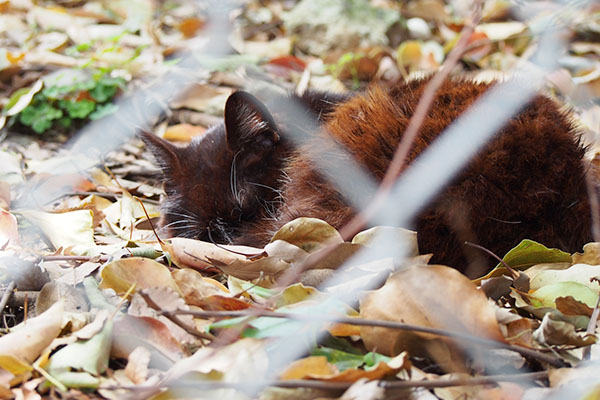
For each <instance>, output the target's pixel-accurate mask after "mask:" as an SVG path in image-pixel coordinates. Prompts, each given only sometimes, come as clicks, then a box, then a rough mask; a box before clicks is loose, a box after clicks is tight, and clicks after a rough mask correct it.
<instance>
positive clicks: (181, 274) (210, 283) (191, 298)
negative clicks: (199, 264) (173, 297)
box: [172, 268, 229, 305]
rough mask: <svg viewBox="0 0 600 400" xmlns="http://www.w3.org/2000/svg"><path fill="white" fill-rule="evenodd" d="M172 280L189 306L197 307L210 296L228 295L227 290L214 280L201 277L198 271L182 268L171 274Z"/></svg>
mask: <svg viewBox="0 0 600 400" xmlns="http://www.w3.org/2000/svg"><path fill="white" fill-rule="evenodd" d="M172 275H173V279H174V280H175V283H176V284H177V286H179V289H180V290H181V293H182V296H183V298H184V299H185V302H186V303H187V304H189V305H199V304H200V302H202V301H203V299H204V298H206V297H209V296H212V295H219V294H220V295H222V294H226V293H229V290H227V288H226V287H225V286H223V285H222V284H220V283H219V282H217V281H215V280H214V279H209V278H205V277H203V276H202V275H201V274H200V273H199V272H198V271H196V270H193V269H190V268H183V269H177V270H175V271H173V272H172Z"/></svg>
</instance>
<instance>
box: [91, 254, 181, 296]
mask: <svg viewBox="0 0 600 400" xmlns="http://www.w3.org/2000/svg"><path fill="white" fill-rule="evenodd" d="M101 276H102V281H101V282H100V288H101V289H108V288H110V289H113V290H114V291H115V292H117V293H118V294H124V293H125V292H127V291H128V290H129V289H130V288H131V287H132V286H134V285H135V291H138V290H142V289H147V288H153V287H168V288H171V289H173V290H174V291H175V292H179V287H178V286H177V284H176V283H175V281H174V280H173V278H172V276H171V272H170V271H169V269H168V268H167V267H165V266H164V265H162V264H160V263H157V262H156V261H154V260H151V259H149V258H142V257H131V258H123V259H120V260H117V261H113V262H110V263H108V264H106V265H105V266H104V268H102V272H101Z"/></svg>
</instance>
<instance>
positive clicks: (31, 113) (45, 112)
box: [19, 103, 63, 133]
mask: <svg viewBox="0 0 600 400" xmlns="http://www.w3.org/2000/svg"><path fill="white" fill-rule="evenodd" d="M62 116H63V112H62V111H61V110H59V109H57V108H54V107H53V106H52V105H51V104H50V103H39V104H32V105H29V106H28V107H27V108H25V109H24V110H23V111H22V112H21V114H20V116H19V121H20V122H21V123H22V124H23V125H25V126H30V127H31V128H32V129H33V130H34V131H35V132H37V133H44V132H45V131H46V130H48V129H49V128H50V127H51V126H52V122H53V120H55V119H58V118H60V117H62Z"/></svg>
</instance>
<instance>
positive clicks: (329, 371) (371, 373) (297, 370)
mask: <svg viewBox="0 0 600 400" xmlns="http://www.w3.org/2000/svg"><path fill="white" fill-rule="evenodd" d="M410 365H411V364H410V361H409V359H408V354H407V353H402V354H399V355H398V356H396V357H394V358H392V359H391V360H389V361H387V362H384V361H380V362H378V363H377V365H375V366H373V367H371V368H368V369H359V368H348V369H346V370H344V371H341V372H340V371H338V368H337V367H336V366H335V365H333V364H330V363H329V362H328V361H327V357H324V356H310V357H306V358H303V359H300V360H297V361H294V362H293V363H292V364H291V365H290V366H289V367H288V368H286V369H285V371H284V372H283V373H282V374H281V375H280V378H281V379H282V380H290V379H318V380H322V381H327V382H356V381H358V380H359V379H365V378H366V379H369V380H375V379H382V378H385V377H387V376H392V375H396V374H397V373H398V372H399V371H400V370H402V369H409V368H410Z"/></svg>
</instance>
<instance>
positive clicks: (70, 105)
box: [58, 99, 96, 118]
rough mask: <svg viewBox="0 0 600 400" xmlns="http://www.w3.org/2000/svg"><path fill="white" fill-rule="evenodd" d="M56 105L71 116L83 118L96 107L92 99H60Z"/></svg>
mask: <svg viewBox="0 0 600 400" xmlns="http://www.w3.org/2000/svg"><path fill="white" fill-rule="evenodd" d="M58 105H59V106H60V107H61V108H62V109H64V110H66V111H67V112H68V113H69V117H71V118H85V117H87V116H88V115H90V113H91V112H92V111H94V108H96V103H95V102H93V101H92V100H87V99H83V100H61V101H59V102H58Z"/></svg>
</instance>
